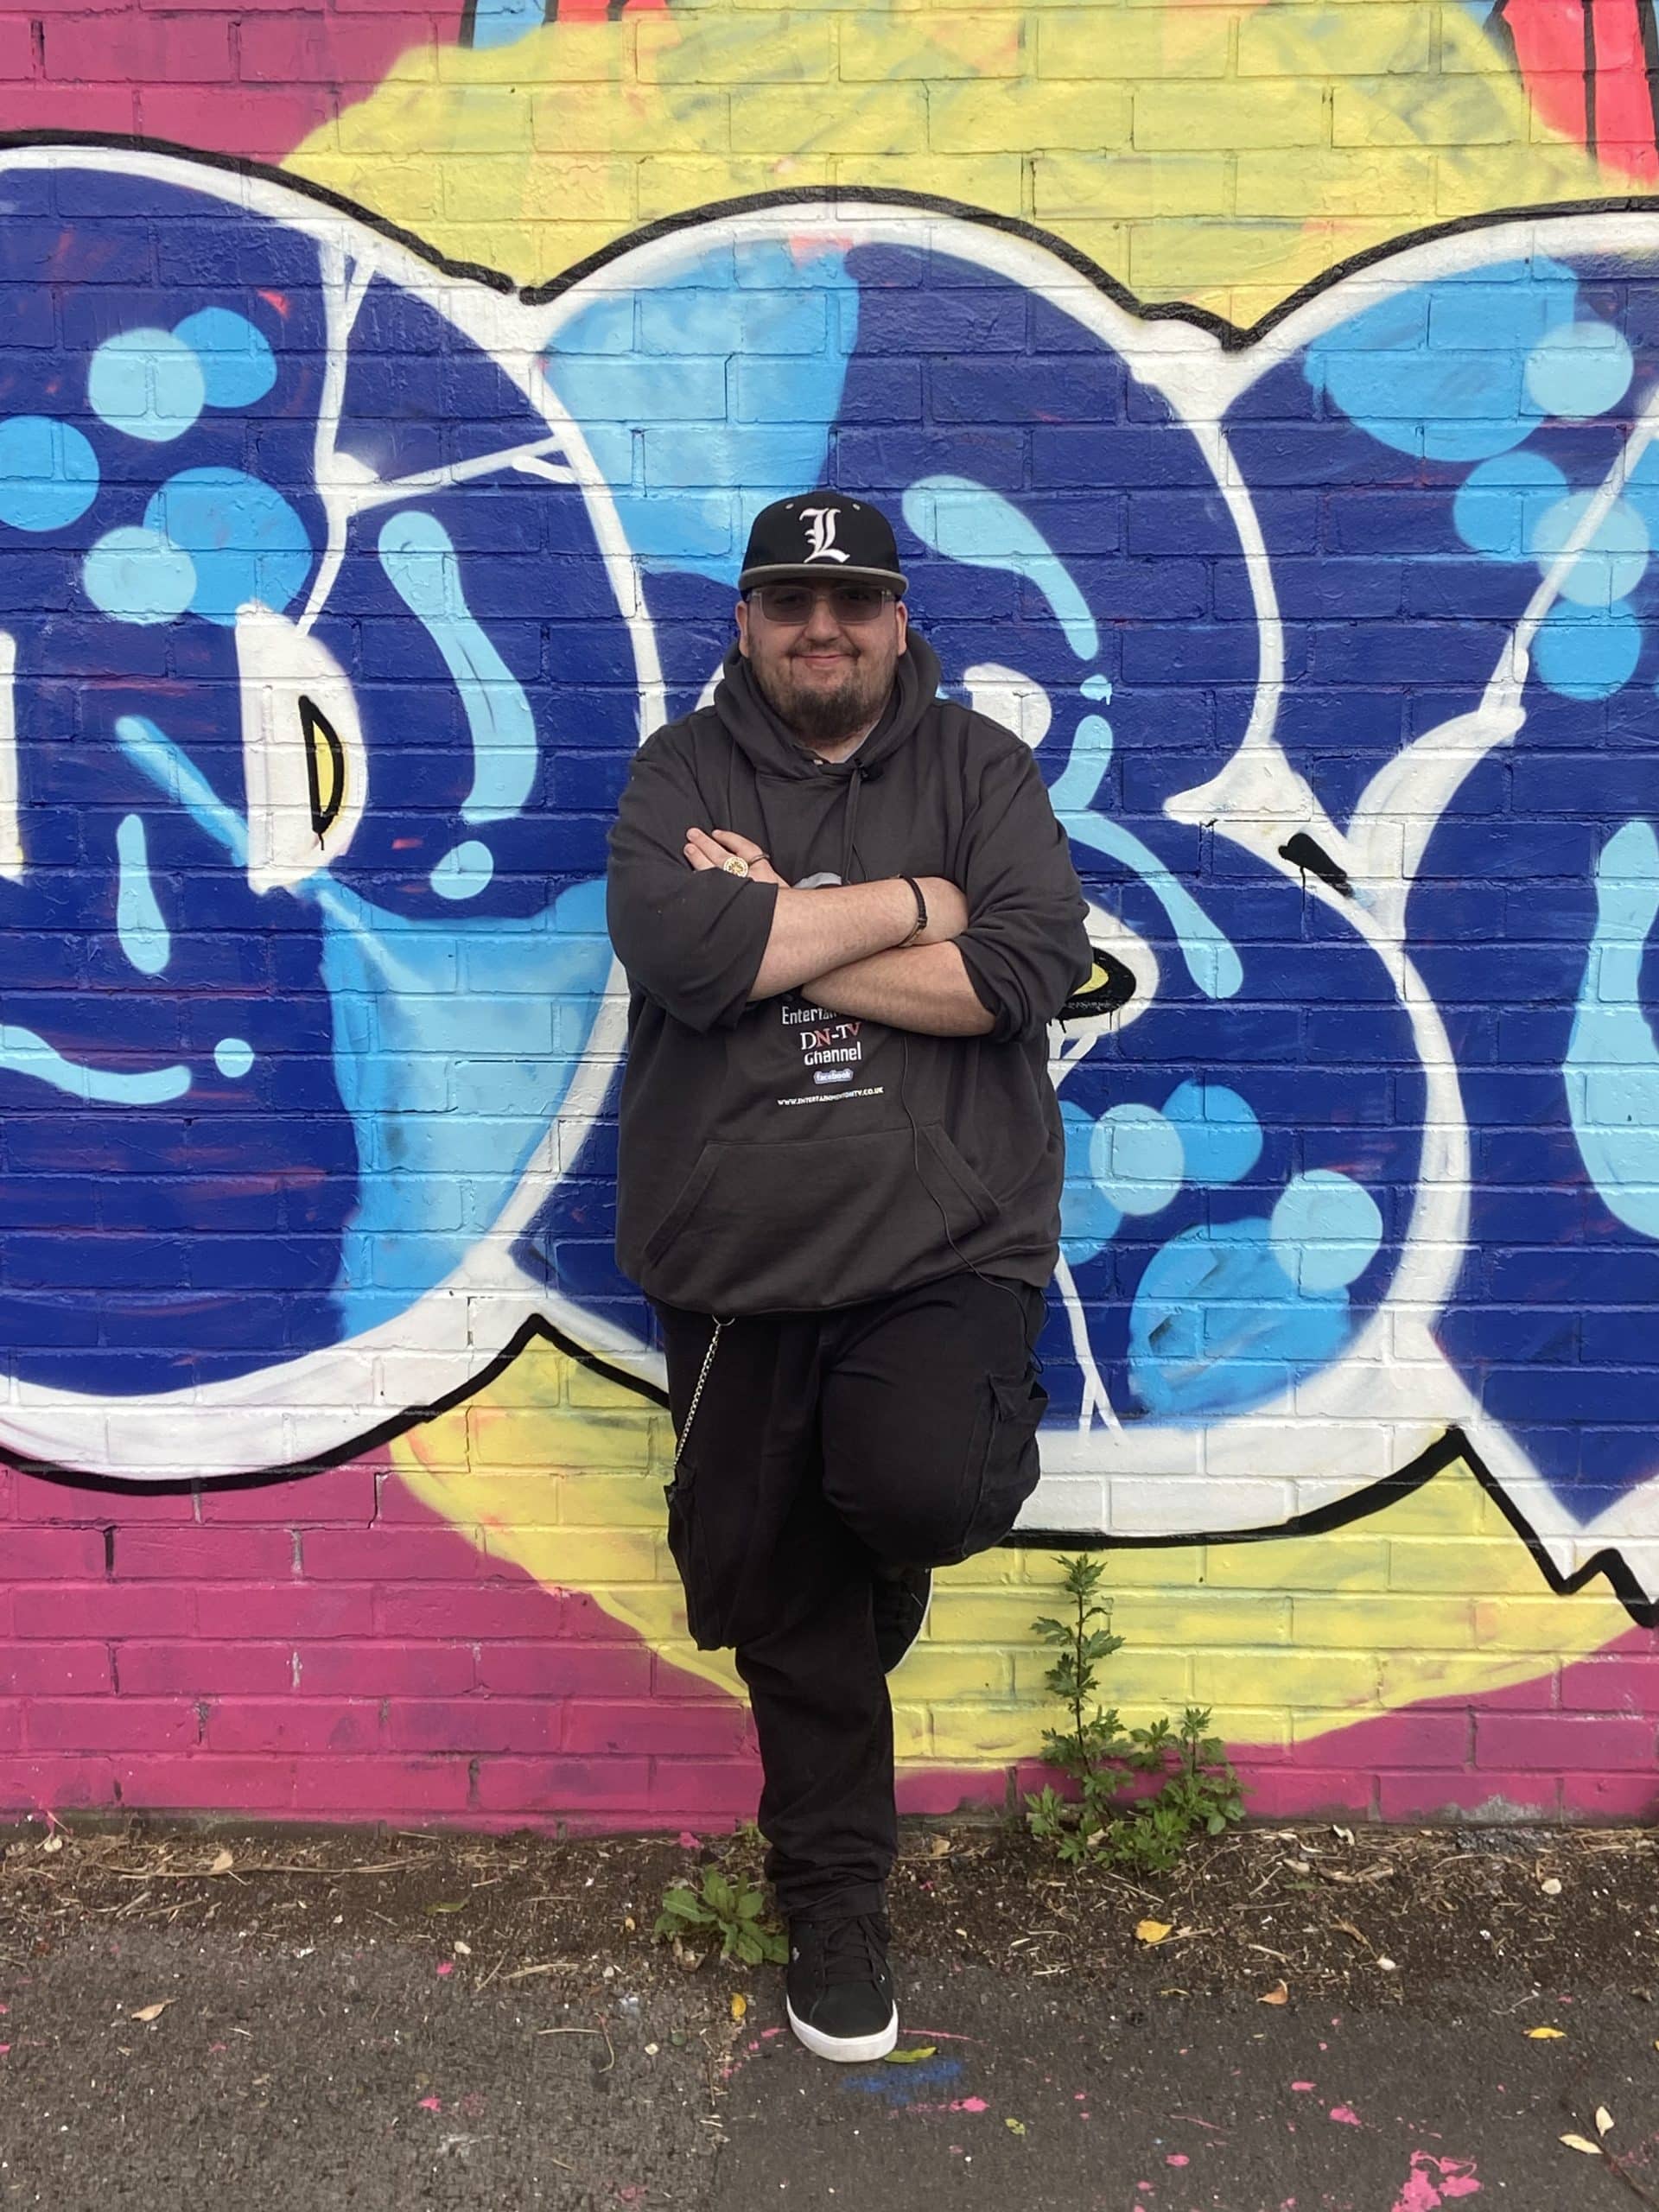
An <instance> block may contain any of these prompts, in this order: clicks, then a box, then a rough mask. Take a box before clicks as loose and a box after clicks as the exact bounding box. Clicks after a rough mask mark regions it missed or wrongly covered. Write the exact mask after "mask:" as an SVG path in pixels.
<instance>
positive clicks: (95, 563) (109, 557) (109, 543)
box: [80, 528, 196, 622]
mask: <svg viewBox="0 0 1659 2212" xmlns="http://www.w3.org/2000/svg"><path fill="white" fill-rule="evenodd" d="M80 580H81V583H82V585H83V586H84V588H85V589H86V596H87V598H88V599H90V600H91V601H92V605H93V606H94V607H98V608H99V609H100V610H101V612H102V613H105V614H107V615H109V616H111V619H112V620H115V621H117V622H170V621H172V620H173V618H174V616H175V615H177V614H182V613H183V612H184V610H185V608H186V607H188V606H189V604H190V599H191V594H193V593H194V590H195V588H196V570H195V564H194V562H193V561H192V560H191V558H190V556H189V555H188V553H181V552H180V550H179V549H178V547H177V546H176V545H169V544H168V542H167V540H166V538H164V537H162V534H161V532H160V531H156V530H137V529H130V528H129V529H125V530H112V531H109V532H108V533H107V535H106V536H105V537H100V538H99V541H98V543H97V544H96V545H94V546H93V547H92V550H91V551H90V552H89V553H88V554H87V556H86V560H85V561H84V562H83V563H81V570H80Z"/></svg>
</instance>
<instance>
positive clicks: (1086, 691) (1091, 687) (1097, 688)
mask: <svg viewBox="0 0 1659 2212" xmlns="http://www.w3.org/2000/svg"><path fill="white" fill-rule="evenodd" d="M1077 689H1078V690H1079V691H1081V692H1082V694H1083V696H1084V698H1085V699H1109V698H1110V697H1111V696H1112V679H1111V677H1109V676H1085V677H1084V679H1083V681H1082V683H1080V684H1079V685H1078V686H1077Z"/></svg>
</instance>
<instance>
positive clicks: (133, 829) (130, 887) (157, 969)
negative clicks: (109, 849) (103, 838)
mask: <svg viewBox="0 0 1659 2212" xmlns="http://www.w3.org/2000/svg"><path fill="white" fill-rule="evenodd" d="M115 850H116V857H117V859H118V861H119V862H120V873H119V875H118V880H117V886H116V896H115V927H116V933H117V935H118V937H119V938H120V939H121V950H122V951H123V952H124V953H125V954H126V956H127V958H128V959H129V960H130V962H131V963H132V964H133V966H134V967H135V968H136V969H137V970H138V972H139V974H140V975H141V976H159V975H160V974H161V973H162V970H163V969H165V967H166V966H167V963H168V961H169V960H170V959H171V958H172V957H173V940H172V938H171V937H170V935H169V934H168V926H167V924H166V922H165V921H164V920H163V919H162V910H161V907H160V906H159V904H158V903H157V900H156V887H155V885H154V884H153V883H152V882H151V881H150V880H149V847H148V845H147V843H146V841H145V837H144V817H143V815H142V814H124V815H123V816H122V817H121V821H120V824H119V826H118V829H117V830H116V833H115Z"/></svg>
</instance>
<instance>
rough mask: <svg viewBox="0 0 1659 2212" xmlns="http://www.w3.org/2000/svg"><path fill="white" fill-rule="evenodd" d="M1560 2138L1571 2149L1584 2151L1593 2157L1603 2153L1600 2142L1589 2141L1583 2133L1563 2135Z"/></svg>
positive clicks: (1598, 2156)
mask: <svg viewBox="0 0 1659 2212" xmlns="http://www.w3.org/2000/svg"><path fill="white" fill-rule="evenodd" d="M1561 2141H1562V2142H1563V2143H1565V2144H1566V2145H1567V2149H1568V2150H1569V2151H1583V2152H1586V2153H1587V2154H1588V2156H1589V2157H1591V2158H1600V2157H1601V2155H1602V2150H1601V2145H1600V2144H1599V2143H1592V2142H1589V2141H1587V2140H1586V2138H1585V2137H1584V2136H1582V2135H1563V2136H1562V2137H1561Z"/></svg>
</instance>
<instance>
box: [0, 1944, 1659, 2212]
mask: <svg viewBox="0 0 1659 2212" xmlns="http://www.w3.org/2000/svg"><path fill="white" fill-rule="evenodd" d="M899 1970H900V1974H901V1996H902V2005H901V2019H902V2022H903V2030H902V2033H901V2035H900V2038H899V2049H898V2050H897V2051H896V2052H895V2053H894V2055H893V2058H891V2059H889V2060H885V2061H882V2062H880V2063H876V2064H873V2065H866V2066H857V2067H836V2066H831V2065H828V2064H826V2063H823V2061H821V2060H818V2059H816V2058H813V2057H812V2056H810V2055H809V2054H808V2053H806V2052H805V2051H804V2050H801V2049H800V2048H799V2046H798V2045H797V2044H795V2043H794V2041H793V2039H792V2038H791V2036H790V2034H789V2032H788V2030H787V2027H786V2025H785V2024H784V2020H783V2010H782V1999H781V1990H780V1987H779V1983H778V1980H777V1977H776V1974H775V1970H772V1969H766V1970H764V1971H753V1972H742V1973H737V1974H734V1973H733V1972H731V1971H730V1970H728V1969H725V1968H721V1967H717V1966H714V1967H704V1968H702V1969H701V1970H700V1971H699V1972H698V1973H696V1974H687V1975H683V1976H679V1977H677V1978H665V1977H664V1976H661V1975H658V1976H656V1977H653V1978H652V1980H650V1982H649V1984H648V1986H645V1987H642V1988H640V1989H637V1990H636V1989H632V1988H630V1987H628V1986H626V1980H627V1977H626V1972H625V1971H623V1970H621V1969H613V1971H612V1972H611V1973H609V1974H604V1973H602V1972H601V1976H600V1978H599V1980H597V1982H596V1983H595V1984H593V1985H591V1986H589V1987H588V1988H587V1989H586V1990H584V1991H583V1992H582V1993H578V1994H575V1995H572V1994H571V1993H570V1991H569V1984H568V1983H567V1984H566V1985H565V1986H564V1990H563V1993H558V1992H557V1991H556V1989H555V1986H554V1985H553V1982H552V1981H551V1980H541V1979H538V1978H537V1975H536V1974H534V1973H533V1972H531V1973H528V1974H521V1976H520V1977H519V1978H518V1979H516V1980H512V1981H511V1982H508V1981H506V1980H502V1979H496V1980H488V1979H486V1977H485V1976H483V1975H481V1974H480V1973H479V1972H478V1971H477V1962H476V1961H473V1960H472V1959H470V1958H468V1957H466V1956H461V1957H455V1958H442V1957H440V1956H437V1955H435V1951H434V1948H433V1946H432V1943H431V1942H430V1940H429V1929H428V1930H427V1931H425V1936H424V1939H423V1940H419V1941H415V1940H410V1939H408V1938H406V1937H404V1936H400V1935H399V1933H398V1931H397V1929H396V1928H394V1927H388V1928H387V1929H386V1930H385V1933H384V1934H382V1935H376V1936H368V1937H365V1936H364V1934H363V1932H362V1930H361V1929H360V1927H359V1928H354V1929H352V1930H351V1931H349V1932H348V1934H347V1935H346V1936H340V1935H338V1934H335V1933H333V1932H332V1931H330V1930H328V1929H305V1930H302V1931H296V1936H295V1939H294V1940H293V1941H292V1942H281V1943H272V1942H269V1941H268V1940H263V1941H261V1942H248V1941H246V1940H245V1939H244V1938H243V1937H242V1936H238V1932H237V1931H236V1930H235V1929H232V1928H230V1927H228V1926H227V1927H225V1928H222V1929H219V1928H214V1929H207V1930H204V1929H201V1928H200V1927H199V1926H191V1927H183V1928H178V1927H175V1928H167V1927H158V1926H155V1925H133V1924H130V1923H123V1924H121V1925H120V1926H116V1925H114V1924H104V1925H99V1924H96V1923H92V1924H83V1925H81V1926H80V1927H79V1928H77V1929H74V1930H73V1932H72V1933H71V1934H69V1935H68V1936H66V1937H64V1938H63V1939H61V1940H59V1941H56V1942H53V1943H52V1944H51V1945H50V1947H49V1948H46V1950H45V1952H44V1955H39V1956H29V1955H22V1956H15V1957H10V1958H7V1959H4V1960H0V2007H3V2009H0V2206H3V2207H5V2208H7V2209H8V2212H10V2208H19V2209H20V2212H21V2208H24V2207H43V2208H44V2207H49V2208H50V2212H109V2208H110V2207H111V2204H121V2205H125V2204H131V2205H136V2206H142V2207H143V2208H144V2212H172V2208H175V2207H177V2208H180V2212H183V2208H186V2207H188V2208H190V2212H242V2208H249V2212H268V2208H277V2207H280V2208H281V2212H336V2208H340V2207H362V2208H371V2209H372V2212H391V2208H396V2212H404V2208H405V2207H409V2206H429V2205H437V2206H446V2207H457V2208H460V2207H466V2208H468V2212H471V2208H478V2209H479V2212H517V2208H519V2207H530V2206H537V2207H547V2208H549V2212H598V2208H604V2212H613V2209H614V2208H617V2207H635V2208H640V2212H645V2208H656V2207H658V2206H675V2207H678V2208H682V2212H759V2208H761V2207H770V2206H779V2207H784V2208H786V2212H792V2208H795V2207H798V2206H800V2205H803V2204H810V2205H812V2206H815V2207H827V2206H835V2207H849V2208H855V2212H888V2208H894V2212H898V2209H899V2208H904V2212H943V2208H944V2207H946V2206H949V2207H950V2208H951V2212H992V2208H995V2212H1014V2208H1017V2209H1018V2212H1199V2208H1203V2209H1204V2212H1211V2209H1212V2208H1224V2212H1437V2208H1440V2207H1443V2206H1449V2205H1456V2206H1459V2207H1460V2208H1462V2207H1466V2208H1469V2212H1483V2208H1484V2204H1485V2203H1487V2202H1491V2203H1492V2204H1494V2205H1496V2204H1497V2203H1502V2204H1503V2205H1505V2206H1506V2207H1510V2208H1515V2212H1599V2208H1604V2207H1605V2208H1606V2212H1630V2209H1631V2208H1632V2207H1639V2206H1641V2205H1643V2204H1644V2203H1645V2204H1648V2205H1651V2206H1659V2049H1656V2037H1659V2005H1655V2004H1653V2003H1651V2002H1649V2001H1644V2000H1643V1999H1642V1998H1641V1997H1640V1996H1639V1995H1636V1994H1632V1993H1623V1994H1615V1993H1605V1992H1601V1991H1597V1990H1593V1989H1592V1990H1584V1989H1579V1990H1573V1991H1565V1990H1560V1989H1555V1990H1548V1989H1535V1988H1533V1987H1532V1986H1530V1985H1529V1984H1526V1983H1524V1982H1523V1983H1522V1984H1520V1985H1518V1986H1515V1987H1513V1988H1507V1989H1506V1988H1503V1987H1497V1986H1494V1987H1487V1988H1482V1989H1480V1990H1479V1991H1478V1992H1471V1991H1468V1990H1465V1989H1462V1988H1460V1987H1459V1986H1457V1985H1454V1984H1452V1985H1446V1986H1439V1987H1433V1986H1423V1987H1421V1988H1419V1989H1418V1990H1416V1991H1415V1992H1414V1993H1412V1995H1411V1997H1410V1999H1409V2000H1408V2001H1407V2002H1403V2003H1402V2002H1399V2001H1395V2002H1391V2003H1389V2004H1387V2005H1380V2006H1377V2007H1376V2008H1375V2009H1367V2008H1364V2007H1361V2008H1357V2009H1356V2008H1355V2007H1353V2006H1347V2007H1344V2006H1341V2005H1333V2004H1332V2003H1331V2002H1330V2001H1329V2000H1326V2001H1325V2002H1320V2001H1319V2000H1318V1999H1306V2000H1305V2001H1304V2000H1299V1999H1297V1998H1295V1997H1294V1996H1291V1997H1289V1998H1287V2000H1286V2001H1285V2002H1283V2003H1282V2004H1279V2005H1273V2004H1263V2003H1262V2002H1261V2001H1259V2000H1258V1999H1255V1998H1253V1997H1252V1996H1251V1995H1250V1994H1249V1993H1248V1992H1241V1993H1236V1994H1232V1995H1227V1996H1224V1997H1220V1998H1215V1997H1203V1996H1199V1997H1193V1996H1188V1995H1186V1994H1185V1993H1182V1992H1181V1991H1180V1989H1179V1986H1174V1985H1171V1986H1170V1987H1169V1988H1168V1989H1167V1990H1166V1991H1165V1992H1162V1993H1160V1994H1159V1995H1158V1996H1156V1997H1155V1998H1152V1997H1146V1996H1143V1997H1141V1998H1139V1999H1135V2001H1133V2002H1126V2001H1125V2000H1124V1999H1122V1998H1121V1997H1115V1993H1114V1991H1113V1990H1112V1989H1111V1988H1110V1987H1106V1986H1096V1985H1095V1984H1092V1983H1090V1982H1089V1981H1087V1980H1080V1979H1078V1978H1077V1977H1075V1976H1073V1975H1071V1974H1067V1973H1064V1972H1060V1973H1055V1972H1052V1971H1051V1972H1050V1973H1048V1974H1040V1975H1035V1974H1033V1975H1026V1976H1020V1975H1015V1974H1007V1973H1005V1972H1000V1971H995V1970H993V1969H990V1968H987V1967H974V1966H963V1967H959V1968H956V1969H949V1968H940V1967H929V1968H927V1969H925V1970H917V1971H913V1972H912V1971H908V1970H906V1968H905V1967H904V1963H903V1961H902V1960H900V1961H899ZM734 1997H735V1998H741V1999H744V2000H745V2001H744V2003H743V2004H741V2005H738V2006H735V2007H734V2003H733V1999H734ZM156 2007H159V2008H160V2009H159V2010H156V2009H155V2008H156ZM734 2013H741V2018H739V2017H734ZM145 2015H148V2016H149V2017H144V2016H145ZM1538 2029H1546V2030H1548V2031H1551V2032H1549V2033H1548V2034H1543V2035H1539V2034H1535V2032H1533V2031H1535V2030H1538ZM1569 2134H1571V2135H1576V2136H1578V2137H1580V2139H1582V2141H1583V2142H1584V2143H1585V2144H1586V2145H1593V2146H1595V2147H1594V2149H1593V2150H1592V2149H1589V2148H1586V2149H1575V2148H1573V2147H1572V2146H1570V2145H1567V2144H1566V2143H1564V2142H1562V2141H1561V2140H1560V2138H1561V2137H1562V2136H1564V2135H1569Z"/></svg>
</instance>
